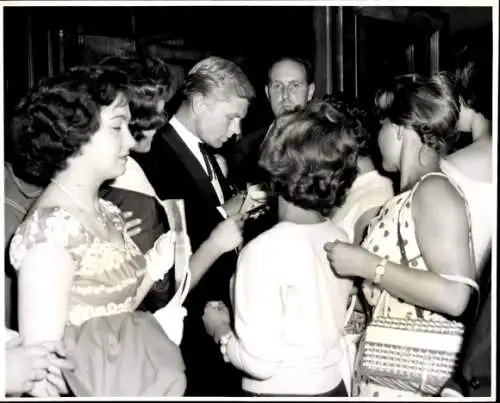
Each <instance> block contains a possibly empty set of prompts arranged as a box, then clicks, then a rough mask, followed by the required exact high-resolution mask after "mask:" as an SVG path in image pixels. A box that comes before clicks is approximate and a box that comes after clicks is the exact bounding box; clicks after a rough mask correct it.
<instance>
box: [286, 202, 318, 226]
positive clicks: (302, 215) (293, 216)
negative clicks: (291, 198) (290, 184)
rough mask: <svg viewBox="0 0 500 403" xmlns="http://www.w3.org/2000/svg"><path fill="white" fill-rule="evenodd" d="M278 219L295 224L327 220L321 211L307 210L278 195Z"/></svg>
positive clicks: (316, 222)
mask: <svg viewBox="0 0 500 403" xmlns="http://www.w3.org/2000/svg"><path fill="white" fill-rule="evenodd" d="M278 220H279V221H280V222H281V221H288V222H292V223H295V224H318V223H321V222H323V221H325V220H326V218H325V217H323V216H322V215H321V214H320V213H318V212H316V211H313V210H306V209H303V208H301V207H298V206H296V205H295V204H293V203H290V202H288V201H286V200H285V199H283V197H281V196H279V197H278Z"/></svg>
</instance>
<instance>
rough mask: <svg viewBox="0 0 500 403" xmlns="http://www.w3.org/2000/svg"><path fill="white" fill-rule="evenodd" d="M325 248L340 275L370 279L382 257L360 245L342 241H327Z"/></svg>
mask: <svg viewBox="0 0 500 403" xmlns="http://www.w3.org/2000/svg"><path fill="white" fill-rule="evenodd" d="M323 248H324V249H325V251H326V256H327V258H328V261H329V262H330V267H331V268H332V270H334V271H335V273H336V274H337V275H338V276H339V277H355V276H357V277H363V278H366V279H370V278H371V277H373V275H374V274H375V266H376V265H377V264H378V263H379V260H380V258H379V257H378V256H376V255H374V254H373V253H371V252H368V251H367V250H366V249H364V248H362V247H360V246H354V245H352V244H350V243H346V242H342V241H334V242H327V243H326V244H325V245H324V246H323Z"/></svg>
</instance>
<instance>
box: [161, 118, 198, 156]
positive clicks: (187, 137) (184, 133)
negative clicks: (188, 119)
mask: <svg viewBox="0 0 500 403" xmlns="http://www.w3.org/2000/svg"><path fill="white" fill-rule="evenodd" d="M169 123H170V124H171V125H172V127H173V128H174V129H175V131H176V132H177V134H178V135H179V137H180V138H181V139H182V140H183V141H184V143H186V145H187V146H188V147H189V149H190V150H196V149H198V148H199V145H200V143H201V142H202V141H201V140H200V139H199V138H198V137H197V136H196V135H195V134H193V133H192V132H190V131H189V130H188V129H187V128H186V126H184V125H183V124H182V123H181V122H180V121H179V119H177V118H176V117H175V115H174V116H173V117H172V119H170V122H169Z"/></svg>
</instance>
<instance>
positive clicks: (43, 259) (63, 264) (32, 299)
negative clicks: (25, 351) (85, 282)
mask: <svg viewBox="0 0 500 403" xmlns="http://www.w3.org/2000/svg"><path fill="white" fill-rule="evenodd" d="M73 275H74V263H73V261H72V259H71V256H70V254H69V252H68V251H67V250H65V249H64V248H63V247H61V246H56V245H52V244H50V243H39V244H37V245H35V246H34V247H32V248H31V249H30V250H29V251H28V252H27V254H26V256H25V257H24V259H23V261H22V265H21V267H20V269H19V272H18V276H19V332H20V334H21V335H22V336H23V338H24V343H25V344H26V345H36V344H38V343H41V342H46V341H59V340H61V339H62V337H63V334H64V328H65V326H66V323H67V322H68V318H69V302H70V290H71V284H72V282H73Z"/></svg>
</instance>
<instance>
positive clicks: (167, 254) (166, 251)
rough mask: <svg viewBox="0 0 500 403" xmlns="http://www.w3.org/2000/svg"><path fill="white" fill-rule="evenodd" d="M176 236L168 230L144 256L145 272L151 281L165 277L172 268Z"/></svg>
mask: <svg viewBox="0 0 500 403" xmlns="http://www.w3.org/2000/svg"><path fill="white" fill-rule="evenodd" d="M175 238H176V234H175V232H174V231H172V230H170V231H168V232H167V233H166V234H163V235H161V236H160V237H159V238H158V239H157V240H156V241H155V243H154V245H153V247H152V248H151V249H150V250H149V251H148V252H147V253H146V254H145V255H144V257H145V258H146V262H147V271H148V273H149V276H150V277H151V279H152V280H153V281H157V280H159V279H162V278H163V277H165V274H167V273H168V271H169V270H170V269H171V268H172V266H173V265H174V260H175Z"/></svg>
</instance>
